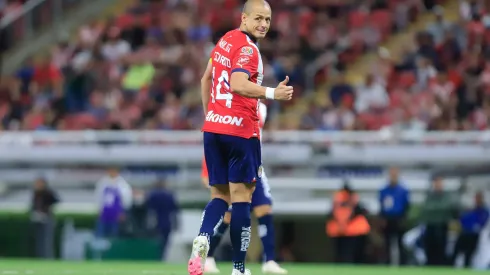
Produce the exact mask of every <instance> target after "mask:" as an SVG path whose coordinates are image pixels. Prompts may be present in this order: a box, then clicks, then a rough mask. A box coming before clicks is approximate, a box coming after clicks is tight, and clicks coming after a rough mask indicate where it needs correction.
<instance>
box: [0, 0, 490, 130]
mask: <svg viewBox="0 0 490 275" xmlns="http://www.w3.org/2000/svg"><path fill="white" fill-rule="evenodd" d="M437 3H440V4H442V3H444V1H420V0H403V1H385V0H362V1H354V0H351V1H331V0H330V1H313V0H312V1H296V0H290V1H279V2H276V1H271V4H272V8H273V10H274V17H273V24H272V29H271V31H270V32H269V35H268V38H267V39H266V40H264V41H263V42H261V45H260V46H261V52H262V55H263V57H264V60H265V64H266V68H265V71H266V73H265V76H266V79H265V82H264V85H269V86H275V85H276V83H277V81H278V79H283V78H284V76H285V75H286V74H287V75H289V77H290V79H291V83H292V84H293V85H294V86H295V91H296V93H295V94H296V96H295V100H294V101H293V102H292V103H291V104H286V105H281V106H279V105H276V104H274V102H272V103H271V102H267V103H268V104H269V108H270V109H271V111H270V113H271V116H270V119H269V123H268V124H267V127H269V128H272V129H278V128H280V129H319V130H377V129H382V128H389V129H399V130H404V131H405V130H406V131H425V130H449V129H454V130H463V129H464V130H473V129H486V127H487V124H488V123H487V114H488V113H489V110H490V109H489V108H490V107H489V106H490V105H489V100H488V92H487V90H488V89H489V88H488V87H489V83H490V82H489V81H488V78H489V77H488V75H489V70H490V69H489V67H488V65H487V63H488V62H487V59H488V52H489V46H488V42H489V38H490V28H489V16H488V15H487V11H488V10H489V7H488V5H490V4H489V3H488V1H487V2H485V1H478V0H476V1H475V0H470V1H461V11H460V13H461V15H460V17H461V20H459V21H458V22H446V21H445V16H444V13H445V11H444V10H443V9H442V8H441V7H440V6H436V5H435V4H437ZM218 6H219V7H220V9H217V8H216V7H218ZM240 7H241V1H238V0H236V1H234V0H226V1H225V0H213V1H163V0H159V1H140V3H138V4H137V5H136V6H133V7H132V8H130V9H129V10H127V11H126V13H125V14H122V15H119V16H117V17H113V18H109V19H106V20H100V21H94V22H92V23H90V24H87V25H84V26H82V27H80V29H79V31H78V33H77V34H76V35H74V37H73V38H72V39H65V40H63V41H60V42H59V43H57V44H56V45H55V46H53V48H52V49H51V51H50V53H49V54H47V55H39V56H33V57H32V58H29V59H28V60H26V61H25V64H24V65H23V66H22V68H21V69H19V70H18V71H17V73H16V74H15V75H14V76H13V77H12V79H11V80H12V81H3V82H2V84H1V85H0V86H1V87H0V90H1V92H0V95H1V96H0V118H1V121H2V123H1V127H2V128H3V129H7V130H16V129H25V130H54V129H58V130H64V129H65V130H67V129H197V128H199V127H200V126H201V124H202V121H203V113H202V107H201V103H200V100H199V96H198V95H199V79H200V76H201V73H202V71H203V68H204V65H205V63H206V61H207V60H208V59H207V56H208V55H209V52H210V50H211V49H212V47H213V43H215V42H216V40H217V39H218V38H219V37H220V36H221V35H222V34H224V33H225V32H226V31H228V30H230V29H232V28H235V27H236V26H237V25H238V22H239V16H240V12H241V10H240ZM223 9H224V10H225V11H223ZM424 13H433V16H434V20H433V22H431V23H430V24H429V25H428V26H427V30H426V31H423V32H420V33H418V34H416V35H415V37H414V41H413V45H406V49H405V53H404V54H403V55H402V58H401V60H398V59H397V60H395V57H393V56H392V55H391V53H390V52H389V51H388V50H387V49H384V48H379V45H380V43H382V42H384V41H386V39H387V38H388V37H390V35H392V34H394V33H397V32H403V31H406V30H407V26H408V25H409V24H410V23H411V22H413V21H414V20H416V19H417V18H419V17H420V16H421V15H422V14H424ZM369 51H377V52H378V54H379V58H378V59H377V60H376V61H375V62H374V63H373V64H372V70H370V71H371V72H372V74H370V75H367V76H366V78H365V81H363V83H361V84H360V85H357V84H356V85H354V84H351V83H348V82H347V81H346V78H345V70H346V68H347V67H348V66H349V65H352V64H353V63H355V61H356V60H358V59H359V57H360V56H362V55H363V54H364V53H367V52H369Z"/></svg>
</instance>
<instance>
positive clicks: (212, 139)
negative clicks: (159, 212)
mask: <svg viewBox="0 0 490 275" xmlns="http://www.w3.org/2000/svg"><path fill="white" fill-rule="evenodd" d="M271 14H272V12H271V8H270V6H269V4H268V3H267V2H266V1H263V0H249V1H247V2H246V3H245V6H244V9H243V13H242V16H241V24H240V28H239V29H235V30H232V31H230V32H228V33H226V34H225V35H224V36H223V37H222V38H221V39H220V40H219V42H218V43H217V45H216V46H215V48H214V49H213V51H212V52H211V59H210V62H208V65H207V68H206V71H205V72H204V75H203V77H202V79H201V93H202V100H203V107H204V112H205V114H206V119H205V122H204V126H203V129H202V130H203V132H204V133H203V140H204V157H205V159H206V165H207V167H208V172H209V185H210V186H211V201H210V202H209V203H208V205H207V206H206V208H205V209H204V211H203V215H202V223H201V228H200V230H199V235H198V236H197V237H196V239H195V240H194V242H193V246H192V253H191V257H190V259H189V263H188V271H189V274H190V275H201V274H203V272H204V265H205V262H206V257H207V254H208V250H209V243H210V238H211V237H212V236H213V235H214V232H215V230H216V229H217V228H218V227H219V226H220V224H221V222H222V221H223V216H224V214H225V212H226V211H227V210H228V206H229V204H230V203H231V205H232V208H233V211H232V214H231V222H230V237H231V242H232V247H233V271H232V275H249V274H250V270H246V269H245V258H246V254H247V250H248V247H249V244H250V212H251V211H250V204H251V198H252V193H253V191H254V189H255V183H256V182H257V179H259V178H260V177H261V175H262V165H261V150H260V140H259V138H260V133H259V119H258V106H259V101H258V99H275V100H291V99H292V97H293V87H291V86H286V84H287V82H288V80H289V79H288V78H287V77H286V79H285V80H284V81H283V82H281V83H279V85H278V86H277V87H276V88H269V87H262V86H261V83H262V80H263V78H264V75H263V73H264V66H263V63H262V58H261V56H260V53H259V48H258V47H257V44H256V43H257V41H258V40H260V39H262V38H264V37H265V35H266V34H267V31H268V30H269V27H270V22H271Z"/></svg>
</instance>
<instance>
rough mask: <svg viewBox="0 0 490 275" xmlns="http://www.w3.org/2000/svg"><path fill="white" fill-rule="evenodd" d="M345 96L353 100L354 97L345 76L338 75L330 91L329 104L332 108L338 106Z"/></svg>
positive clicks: (342, 74)
mask: <svg viewBox="0 0 490 275" xmlns="http://www.w3.org/2000/svg"><path fill="white" fill-rule="evenodd" d="M346 96H350V97H351V98H353V97H354V96H355V93H354V88H353V87H352V86H351V85H350V84H349V83H348V82H347V79H346V77H345V74H344V73H340V74H339V75H338V76H337V77H336V79H335V83H334V84H333V86H332V88H331V89H330V102H331V103H332V104H333V105H334V106H338V105H340V103H341V101H342V100H343V99H344V98H345V97H346Z"/></svg>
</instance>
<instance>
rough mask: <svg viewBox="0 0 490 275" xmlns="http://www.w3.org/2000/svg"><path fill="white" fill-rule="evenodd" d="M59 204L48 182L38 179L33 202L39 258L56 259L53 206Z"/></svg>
mask: <svg viewBox="0 0 490 275" xmlns="http://www.w3.org/2000/svg"><path fill="white" fill-rule="evenodd" d="M58 202H59V199H58V195H57V194H56V193H55V192H54V191H53V190H52V189H51V188H49V187H48V184H47V182H46V180H45V179H44V178H38V179H37V180H36V181H35V182H34V193H33V196H32V202H31V222H32V224H33V230H34V234H33V235H34V245H35V249H34V251H35V255H36V257H38V258H46V259H54V231H55V226H56V222H55V217H54V215H53V206H54V205H55V204H56V203H58Z"/></svg>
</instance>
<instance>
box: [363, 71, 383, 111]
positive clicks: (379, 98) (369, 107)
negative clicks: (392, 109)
mask: <svg viewBox="0 0 490 275" xmlns="http://www.w3.org/2000/svg"><path fill="white" fill-rule="evenodd" d="M356 96H357V98H356V103H355V107H356V111H357V112H358V113H363V112H367V111H373V110H374V111H376V110H383V109H385V108H387V107H388V105H389V104H390V98H389V97H388V93H387V91H386V88H385V87H383V85H381V84H380V83H377V82H376V80H375V78H374V76H373V75H372V74H369V75H367V76H366V80H365V83H364V85H363V86H361V87H359V88H358V89H357V92H356Z"/></svg>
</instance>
